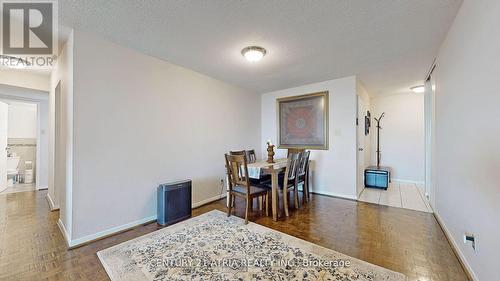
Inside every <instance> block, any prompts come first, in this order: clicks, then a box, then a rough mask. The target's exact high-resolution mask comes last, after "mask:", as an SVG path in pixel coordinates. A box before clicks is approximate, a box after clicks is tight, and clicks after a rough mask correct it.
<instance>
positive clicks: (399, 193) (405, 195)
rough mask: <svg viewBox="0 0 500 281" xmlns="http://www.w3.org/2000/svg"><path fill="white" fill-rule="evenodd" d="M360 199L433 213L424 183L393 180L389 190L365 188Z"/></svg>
mask: <svg viewBox="0 0 500 281" xmlns="http://www.w3.org/2000/svg"><path fill="white" fill-rule="evenodd" d="M359 201H363V202H369V203H374V204H379V205H385V206H391V207H397V208H404V209H410V210H415V211H422V212H428V213H432V212H433V211H432V208H431V207H430V205H429V202H428V201H427V199H426V197H425V191H424V186H423V185H417V184H413V183H400V182H392V183H390V184H389V188H388V189H387V190H383V189H377V188H365V189H363V191H362V192H361V195H360V197H359Z"/></svg>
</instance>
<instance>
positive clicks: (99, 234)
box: [68, 215, 156, 248]
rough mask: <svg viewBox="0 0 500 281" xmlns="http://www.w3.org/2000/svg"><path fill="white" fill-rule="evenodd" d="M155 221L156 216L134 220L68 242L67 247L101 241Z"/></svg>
mask: <svg viewBox="0 0 500 281" xmlns="http://www.w3.org/2000/svg"><path fill="white" fill-rule="evenodd" d="M155 220H156V215H154V216H151V217H147V218H143V219H140V220H136V221H133V222H129V223H127V224H124V225H120V226H115V227H112V228H108V229H106V230H103V231H99V232H97V233H94V234H90V235H87V236H84V237H81V238H77V239H74V240H70V242H69V243H68V246H69V247H70V248H73V247H77V246H80V245H83V244H85V243H88V242H91V241H94V240H98V239H101V238H104V237H107V236H110V235H113V234H115V233H117V232H121V231H124V230H127V229H131V228H134V227H136V226H139V225H141V224H145V223H149V222H153V221H155Z"/></svg>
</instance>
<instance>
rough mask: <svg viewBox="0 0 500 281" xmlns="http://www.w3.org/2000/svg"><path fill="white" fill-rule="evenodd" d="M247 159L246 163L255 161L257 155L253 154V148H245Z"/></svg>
mask: <svg viewBox="0 0 500 281" xmlns="http://www.w3.org/2000/svg"><path fill="white" fill-rule="evenodd" d="M246 152H247V160H248V163H255V162H256V161H257V156H256V155H255V149H250V150H247V151H246Z"/></svg>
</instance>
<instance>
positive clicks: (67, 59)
mask: <svg viewBox="0 0 500 281" xmlns="http://www.w3.org/2000/svg"><path fill="white" fill-rule="evenodd" d="M73 40H74V39H73V33H71V34H70V35H69V38H68V41H67V42H66V43H65V44H64V46H63V48H62V49H61V50H60V53H59V57H58V59H57V63H56V65H55V67H54V69H53V71H52V74H51V79H50V95H49V109H50V110H49V111H50V114H49V192H48V198H49V201H51V202H52V206H51V207H53V208H54V209H60V222H59V224H60V227H61V228H62V230H63V233H64V235H65V236H66V237H67V239H69V238H70V237H71V231H72V217H73V216H72V210H73V209H72V198H73V197H72V185H73V179H72V171H73V158H72V155H73ZM59 81H60V82H61V93H60V101H61V102H60V104H56V96H55V95H56V93H55V88H56V86H57V84H58V83H59ZM56 105H57V106H56ZM56 113H57V115H58V116H59V118H60V120H61V122H60V124H59V126H58V127H59V132H60V133H59V134H58V135H57V136H56V132H57V130H56V126H55V122H56V121H55V117H56Z"/></svg>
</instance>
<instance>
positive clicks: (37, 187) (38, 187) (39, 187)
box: [36, 185, 49, 190]
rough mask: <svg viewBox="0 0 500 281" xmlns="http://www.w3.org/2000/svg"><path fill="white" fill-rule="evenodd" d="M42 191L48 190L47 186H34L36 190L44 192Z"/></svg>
mask: <svg viewBox="0 0 500 281" xmlns="http://www.w3.org/2000/svg"><path fill="white" fill-rule="evenodd" d="M44 189H49V187H48V186H39V185H37V186H36V190H44Z"/></svg>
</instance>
